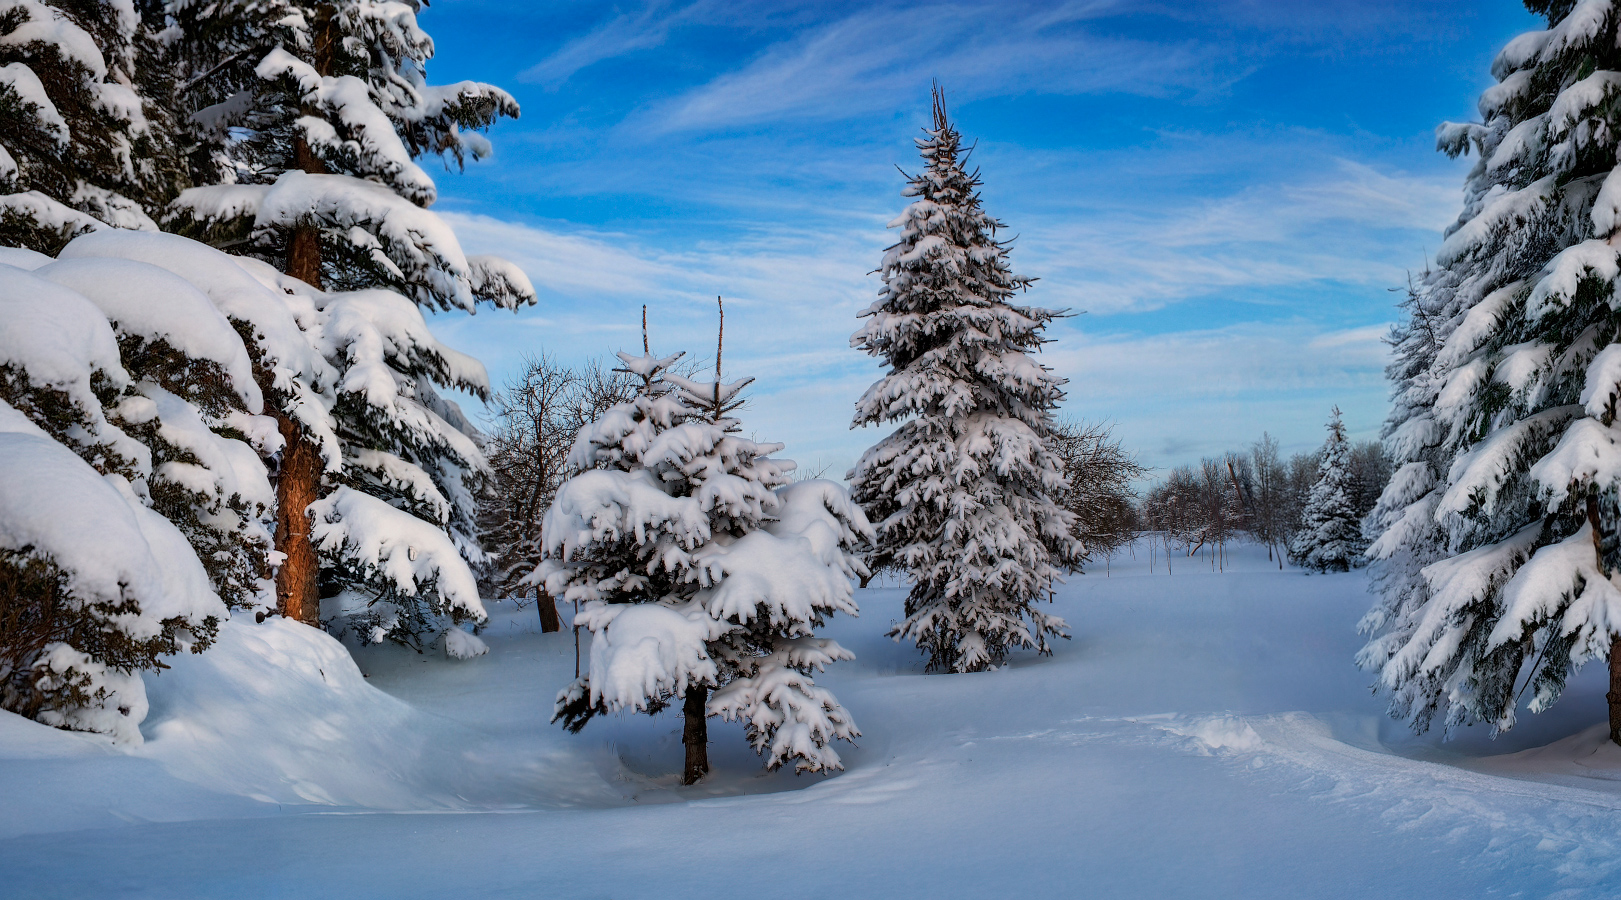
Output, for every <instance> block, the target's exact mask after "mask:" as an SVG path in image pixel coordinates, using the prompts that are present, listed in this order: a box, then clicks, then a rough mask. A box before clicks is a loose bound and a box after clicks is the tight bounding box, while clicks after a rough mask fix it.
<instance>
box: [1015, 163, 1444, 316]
mask: <svg viewBox="0 0 1621 900" xmlns="http://www.w3.org/2000/svg"><path fill="white" fill-rule="evenodd" d="M1459 201H1460V197H1459V193H1458V188H1457V185H1456V182H1455V181H1454V179H1453V178H1452V177H1451V176H1444V177H1443V176H1420V175H1411V174H1405V173H1389V172H1381V171H1378V170H1375V169H1373V168H1371V167H1369V166H1366V165H1363V164H1360V163H1356V162H1352V161H1348V160H1339V161H1337V162H1336V163H1335V164H1334V168H1333V169H1331V170H1329V171H1324V172H1319V173H1315V174H1309V175H1304V176H1302V177H1301V178H1300V180H1298V181H1295V182H1292V183H1283V184H1278V185H1269V186H1262V187H1255V188H1250V189H1247V190H1244V191H1242V192H1239V193H1237V194H1235V195H1232V196H1228V197H1213V198H1212V197H1204V198H1194V199H1189V200H1186V201H1185V202H1176V203H1169V204H1163V205H1161V206H1160V208H1157V209H1155V208H1152V207H1145V206H1143V205H1138V206H1136V207H1134V208H1129V209H1125V208H1116V209H1091V210H1086V209H1075V210H1067V211H1061V212H1049V213H1046V214H1044V215H1043V216H1041V217H1038V218H1037V219H1035V220H1034V221H1031V222H1029V223H1026V227H1025V231H1026V234H1027V235H1028V237H1025V238H1023V239H1022V240H1021V242H1020V246H1019V255H1020V260H1019V262H1020V266H1021V268H1022V269H1024V270H1025V271H1029V272H1033V273H1034V274H1039V275H1041V276H1042V277H1043V278H1044V280H1045V284H1044V285H1043V286H1044V287H1046V288H1048V289H1049V290H1050V295H1051V297H1052V299H1051V300H1049V301H1044V302H1049V303H1050V304H1051V305H1059V306H1070V307H1074V308H1077V309H1085V310H1088V311H1092V312H1096V313H1102V314H1110V313H1120V312H1141V311H1147V310H1152V309H1158V308H1161V307H1164V306H1165V305H1167V304H1170V303H1174V302H1176V301H1178V300H1184V299H1187V298H1190V297H1196V296H1210V295H1216V294H1221V293H1224V292H1232V291H1234V290H1240V289H1249V290H1255V291H1261V290H1266V289H1274V288H1289V287H1303V286H1309V285H1314V284H1316V285H1321V284H1330V283H1334V284H1342V285H1357V286H1362V287H1391V286H1396V285H1399V284H1401V283H1403V281H1404V279H1405V277H1406V269H1405V268H1404V266H1412V267H1416V266H1418V265H1421V264H1422V260H1421V258H1420V250H1421V248H1422V246H1423V243H1424V242H1425V241H1430V242H1432V243H1433V242H1434V241H1435V240H1436V236H1437V235H1438V234H1439V233H1440V230H1441V228H1442V227H1443V226H1444V225H1445V224H1446V223H1447V222H1448V221H1449V220H1450V219H1451V218H1452V217H1453V216H1454V215H1456V211H1457V208H1458V204H1459ZM1253 299H1255V300H1257V301H1261V300H1263V299H1264V298H1263V297H1262V296H1260V295H1259V294H1257V295H1255V296H1254V297H1253Z"/></svg>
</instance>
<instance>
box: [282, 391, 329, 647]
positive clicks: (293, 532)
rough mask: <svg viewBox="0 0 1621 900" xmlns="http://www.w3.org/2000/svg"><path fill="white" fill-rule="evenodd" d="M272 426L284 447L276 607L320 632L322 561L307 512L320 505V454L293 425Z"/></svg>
mask: <svg viewBox="0 0 1621 900" xmlns="http://www.w3.org/2000/svg"><path fill="white" fill-rule="evenodd" d="M276 424H277V425H278V426H279V427H280V429H281V436H282V439H283V440H285V441H286V442H287V446H286V447H285V448H284V449H283V450H282V454H281V474H280V476H279V477H278V478H277V479H276V549H277V550H279V551H281V552H282V553H283V554H285V555H286V558H285V559H283V560H282V563H281V566H280V567H279V568H278V569H277V570H276V601H277V603H276V605H277V607H278V609H279V610H280V611H281V614H282V615H284V616H286V617H287V618H289V619H296V620H297V621H300V622H303V623H304V624H306V625H314V626H316V627H319V626H320V624H321V593H320V588H319V585H318V583H317V580H316V576H317V575H318V574H319V572H320V561H319V560H318V559H317V558H316V555H315V544H314V543H312V542H311V541H310V514H309V506H310V504H311V503H314V502H315V501H316V500H317V499H319V491H320V487H321V469H322V466H321V454H320V453H319V452H317V451H316V449H315V444H313V443H312V442H311V441H310V440H309V439H308V438H306V437H305V436H304V430H303V429H302V428H301V427H300V426H299V424H298V423H297V422H295V421H293V420H292V419H290V418H288V417H287V416H285V415H282V414H278V415H277V416H276Z"/></svg>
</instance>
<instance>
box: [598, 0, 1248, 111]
mask: <svg viewBox="0 0 1621 900" xmlns="http://www.w3.org/2000/svg"><path fill="white" fill-rule="evenodd" d="M1120 5H1121V4H1119V3H1117V2H1103V0H1094V2H1071V3H1065V4H1062V5H1059V6H1057V7H1052V6H1044V5H1039V4H1038V5H1031V6H1023V5H1017V4H1008V5H1006V6H1004V7H1000V8H998V9H997V10H995V11H994V12H993V11H991V10H988V9H986V8H985V7H983V6H974V5H968V4H938V5H927V6H918V7H910V8H867V9H862V10H861V11H859V12H856V13H854V14H852V15H849V16H845V17H843V18H840V19H837V20H835V21H832V22H828V23H824V24H821V25H818V26H815V27H811V28H807V29H804V30H802V31H800V32H798V33H796V34H794V35H793V36H791V37H789V38H787V39H785V40H782V41H780V42H778V43H775V44H773V45H770V46H768V47H767V48H766V49H765V50H764V51H762V52H761V53H760V54H759V56H758V57H756V58H755V59H754V60H753V61H752V62H750V63H748V64H747V65H745V66H743V67H742V68H740V69H737V70H734V71H731V72H727V73H725V74H723V75H721V76H719V77H717V78H715V79H713V80H712V81H710V82H708V83H707V84H704V85H702V86H700V87H698V88H695V89H693V90H692V91H689V92H688V93H686V94H684V95H681V96H679V97H676V98H674V99H672V100H670V101H668V102H665V103H663V104H660V105H658V106H655V107H654V108H653V109H651V110H649V111H648V112H647V113H645V114H644V115H642V116H639V117H633V119H632V120H631V122H630V123H629V125H630V127H632V128H635V129H644V128H651V129H652V130H655V131H659V130H662V131H679V130H699V129H716V128H727V127H733V126H740V125H748V124H751V123H756V122H766V121H774V120H781V119H824V120H825V119H843V118H849V117H853V116H859V115H862V114H865V113H871V112H875V111H884V110H889V109H892V108H894V106H895V104H896V103H897V102H898V101H899V99H900V98H906V99H908V100H910V98H912V97H913V96H914V95H915V94H916V93H917V91H918V88H919V87H920V86H924V85H927V84H928V82H929V80H930V79H931V78H936V77H938V78H941V79H943V80H945V81H946V83H947V84H948V85H950V86H951V88H952V90H953V91H954V96H956V97H957V98H959V99H974V98H977V97H984V96H1003V95H1007V94H1014V93H1021V92H1025V91H1030V90H1034V89H1036V88H1037V87H1039V89H1040V90H1041V91H1042V92H1043V93H1048V94H1065V93H1090V92H1099V91H1121V92H1125V93H1131V94H1147V95H1159V94H1165V93H1168V92H1171V91H1179V90H1196V89H1197V90H1202V89H1208V88H1209V87H1211V86H1212V82H1213V80H1214V71H1215V68H1216V65H1215V64H1216V62H1217V61H1218V59H1219V55H1218V54H1215V53H1214V52H1212V51H1211V50H1210V49H1208V48H1205V49H1201V48H1199V47H1197V46H1196V45H1194V44H1192V43H1179V44H1155V43H1150V42H1147V41H1141V40H1131V39H1127V38H1121V37H1111V36H1104V35H1100V34H1096V33H1093V32H1091V31H1089V30H1087V28H1086V27H1085V24H1086V23H1087V22H1088V21H1090V20H1095V19H1098V18H1101V17H1104V16H1107V15H1110V14H1112V13H1114V12H1116V11H1117V10H1118V8H1119V7H1120Z"/></svg>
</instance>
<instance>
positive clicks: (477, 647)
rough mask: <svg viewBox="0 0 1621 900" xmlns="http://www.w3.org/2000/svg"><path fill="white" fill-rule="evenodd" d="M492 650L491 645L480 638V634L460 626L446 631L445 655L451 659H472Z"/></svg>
mask: <svg viewBox="0 0 1621 900" xmlns="http://www.w3.org/2000/svg"><path fill="white" fill-rule="evenodd" d="M489 652H490V645H489V644H486V643H484V642H483V641H481V640H479V637H478V635H476V634H473V633H472V632H469V631H463V630H462V629H460V628H451V629H449V630H447V631H446V632H445V655H446V656H448V657H450V658H451V659H472V658H473V657H475V656H483V655H484V654H486V653H489Z"/></svg>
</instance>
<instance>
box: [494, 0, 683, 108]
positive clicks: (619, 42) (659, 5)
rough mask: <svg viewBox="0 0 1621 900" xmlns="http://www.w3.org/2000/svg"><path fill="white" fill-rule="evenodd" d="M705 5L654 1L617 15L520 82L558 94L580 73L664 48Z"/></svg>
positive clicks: (567, 45)
mask: <svg viewBox="0 0 1621 900" xmlns="http://www.w3.org/2000/svg"><path fill="white" fill-rule="evenodd" d="M703 5H704V4H701V3H695V4H687V5H674V4H671V3H668V2H663V0H654V2H651V3H647V4H645V5H643V6H642V7H641V8H640V9H638V10H636V11H635V12H621V13H618V14H616V15H614V16H613V17H612V18H610V19H608V20H607V21H605V22H603V23H601V24H599V25H597V26H596V27H595V28H592V29H591V30H590V31H588V32H586V33H585V34H582V35H580V36H578V37H575V38H572V39H570V40H569V41H568V42H567V43H565V44H563V46H561V47H559V48H558V49H557V50H555V51H553V52H552V53H550V54H548V55H547V57H546V58H545V59H543V60H541V61H540V62H538V63H536V64H535V65H533V66H530V67H529V68H528V69H525V70H524V71H523V72H522V73H520V74H519V75H518V80H519V81H524V82H529V83H532V84H540V85H542V86H544V87H546V88H548V89H553V90H555V89H556V88H558V87H559V86H561V85H562V84H563V83H564V82H566V81H568V80H569V79H570V78H572V77H574V74H575V73H576V72H579V71H580V70H581V69H585V68H588V67H590V66H593V65H595V64H597V63H599V62H602V61H604V60H608V59H614V58H617V57H620V56H624V55H625V54H628V53H634V52H636V51H637V50H648V49H651V48H654V47H658V46H660V45H662V44H663V43H664V42H665V41H666V40H668V39H669V37H670V31H671V29H673V28H675V27H676V26H678V25H679V24H681V23H682V22H683V21H684V20H687V19H688V18H689V17H690V16H691V15H692V14H693V13H694V12H696V11H698V9H699V8H701V7H702V6H703Z"/></svg>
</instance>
